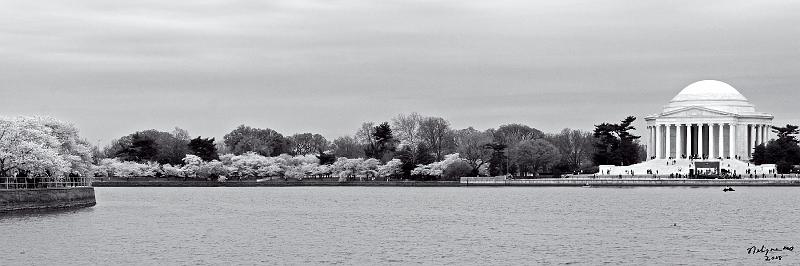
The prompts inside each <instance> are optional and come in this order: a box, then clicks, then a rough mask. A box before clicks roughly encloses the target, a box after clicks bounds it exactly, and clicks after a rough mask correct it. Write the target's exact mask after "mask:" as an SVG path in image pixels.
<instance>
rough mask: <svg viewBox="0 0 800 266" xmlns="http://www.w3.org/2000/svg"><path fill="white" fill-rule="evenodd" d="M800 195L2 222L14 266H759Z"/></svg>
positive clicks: (595, 198)
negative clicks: (754, 249)
mask: <svg viewBox="0 0 800 266" xmlns="http://www.w3.org/2000/svg"><path fill="white" fill-rule="evenodd" d="M798 190H800V188H760V187H753V188H751V187H737V188H736V192H728V193H724V192H722V191H721V189H720V188H696V189H690V188H668V187H660V188H634V189H614V188H532V187H522V188H519V187H501V188H479V187H469V188H391V187H389V188H381V187H287V188H224V187H223V188H96V195H97V206H95V207H92V208H86V209H78V210H70V211H64V212H47V213H34V214H26V215H11V216H3V217H0V230H2V232H4V233H3V235H4V236H3V237H2V238H0V245H1V246H3V249H4V256H3V257H4V258H3V263H2V264H8V265H19V264H35V265H40V264H60V265H63V264H74V265H86V264H103V265H108V264H140V265H141V264H254V263H255V264H370V265H375V264H414V263H423V264H507V265H519V264H537V263H538V264H553V263H578V264H598V263H612V264H637V263H639V264H641V263H644V262H647V263H648V264H654V263H655V264H676V263H686V264H731V263H733V264H752V263H759V262H760V261H762V260H763V254H761V256H759V255H753V254H747V249H748V248H750V247H752V246H754V245H757V246H759V247H760V246H761V245H766V246H775V247H783V246H784V245H793V246H798V242H800V241H798V240H800V233H798V232H797V228H798V227H797V226H796V222H797V221H798V220H800V212H799V210H800V208H798V205H797V194H798V192H800V191H798ZM798 253H800V250H798ZM783 255H784V257H783V259H782V261H783V262H785V263H790V264H797V263H800V254H795V253H792V252H789V251H784V254H783Z"/></svg>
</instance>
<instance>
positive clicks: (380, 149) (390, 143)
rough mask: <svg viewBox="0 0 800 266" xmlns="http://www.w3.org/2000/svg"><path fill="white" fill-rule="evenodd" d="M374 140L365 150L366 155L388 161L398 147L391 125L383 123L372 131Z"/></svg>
mask: <svg viewBox="0 0 800 266" xmlns="http://www.w3.org/2000/svg"><path fill="white" fill-rule="evenodd" d="M372 139H373V141H372V142H370V143H369V144H368V145H367V147H366V149H365V150H364V152H365V153H366V155H367V156H369V157H372V158H375V159H379V160H381V161H388V160H389V159H390V158H391V157H392V155H393V154H392V153H393V152H394V151H395V149H396V147H397V144H396V142H397V141H396V140H395V139H394V135H393V134H392V128H391V127H390V126H389V123H387V122H383V123H381V124H380V125H377V126H375V128H374V129H373V130H372Z"/></svg>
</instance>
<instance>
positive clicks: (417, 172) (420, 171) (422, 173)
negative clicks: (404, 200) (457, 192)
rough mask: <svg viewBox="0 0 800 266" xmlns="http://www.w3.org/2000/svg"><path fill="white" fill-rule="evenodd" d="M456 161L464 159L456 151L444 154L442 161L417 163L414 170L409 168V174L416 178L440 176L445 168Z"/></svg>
mask: <svg viewBox="0 0 800 266" xmlns="http://www.w3.org/2000/svg"><path fill="white" fill-rule="evenodd" d="M456 162H464V161H463V159H461V157H460V156H459V154H458V153H454V154H448V155H445V156H444V160H442V161H438V162H433V163H430V164H419V165H417V167H416V168H414V170H411V175H412V176H413V177H416V178H417V179H428V178H441V177H442V175H444V171H445V169H447V167H448V166H450V165H451V164H453V163H456Z"/></svg>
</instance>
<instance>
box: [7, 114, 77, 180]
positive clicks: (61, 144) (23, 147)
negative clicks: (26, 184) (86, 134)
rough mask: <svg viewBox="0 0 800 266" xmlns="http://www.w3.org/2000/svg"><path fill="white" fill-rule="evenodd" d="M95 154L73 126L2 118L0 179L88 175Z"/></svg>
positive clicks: (44, 120)
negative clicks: (5, 177)
mask: <svg viewBox="0 0 800 266" xmlns="http://www.w3.org/2000/svg"><path fill="white" fill-rule="evenodd" d="M91 162H92V152H91V149H90V148H89V145H88V143H87V142H86V141H84V140H81V139H80V138H79V136H78V130H77V129H76V128H75V127H74V126H73V125H71V124H67V123H64V122H61V121H59V120H56V119H53V118H49V117H25V116H20V117H16V118H0V175H4V176H8V175H11V174H21V175H28V176H31V175H33V176H57V175H63V174H81V175H89V174H90V172H91V168H92V167H91Z"/></svg>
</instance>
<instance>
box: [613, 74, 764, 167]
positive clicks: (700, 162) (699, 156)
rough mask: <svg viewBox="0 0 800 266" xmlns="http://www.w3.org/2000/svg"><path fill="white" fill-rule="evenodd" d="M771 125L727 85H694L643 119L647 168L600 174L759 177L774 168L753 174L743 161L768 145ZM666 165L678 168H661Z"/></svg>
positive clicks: (701, 83) (711, 83) (705, 82)
mask: <svg viewBox="0 0 800 266" xmlns="http://www.w3.org/2000/svg"><path fill="white" fill-rule="evenodd" d="M772 119H773V116H772V115H771V114H767V113H762V112H757V111H756V108H755V106H754V105H753V104H752V103H750V101H748V100H747V98H745V97H744V95H742V94H741V93H739V91H737V90H736V89H735V88H733V87H731V85H728V84H727V83H725V82H721V81H716V80H703V81H698V82H695V83H692V84H690V85H689V86H687V87H686V88H684V89H683V90H681V91H680V92H679V93H678V95H676V96H675V97H674V98H672V100H671V101H669V103H668V104H667V105H666V106H664V108H663V110H662V111H661V112H660V113H658V114H653V115H649V116H646V117H645V118H644V120H645V121H646V122H647V128H646V132H645V134H644V135H645V136H643V138H642V140H643V141H644V142H646V143H645V145H646V146H647V154H648V161H647V162H644V163H641V164H638V165H632V166H624V167H620V166H609V165H604V166H601V167H600V170H601V171H600V172H601V174H612V175H617V174H626V173H627V174H630V173H631V172H634V173H637V174H645V172H644V171H647V172H650V171H653V172H655V170H653V169H656V170H659V169H660V170H661V171H660V172H659V174H660V175H663V174H671V173H676V174H688V173H689V169H691V170H693V171H697V170H700V169H698V168H702V167H705V166H706V165H710V166H709V167H708V168H706V169H704V170H709V169H710V170H713V171H716V173H720V171H722V170H723V169H724V170H727V171H729V172H730V173H734V172H737V174H745V173H744V172H745V171H746V172H752V171H753V170H755V171H756V173H758V174H761V172H760V171H769V170H770V169H772V168H774V165H763V166H759V167H760V168H759V169H755V168H752V167H754V166H751V165H750V164H748V163H747V161H749V160H750V158H751V155H752V152H753V150H754V148H755V147H756V146H757V145H759V144H762V143H766V142H767V140H768V139H769V134H770V130H769V128H770V126H771V123H772ZM691 158H694V160H690V159H691ZM670 164H672V165H676V166H677V167H666V166H668V165H670ZM659 165H664V166H665V167H659ZM681 165H682V166H681ZM711 166H714V167H711ZM765 167H766V168H765ZM736 170H740V171H736ZM747 170H750V171H747ZM759 170H760V171H759Z"/></svg>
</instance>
